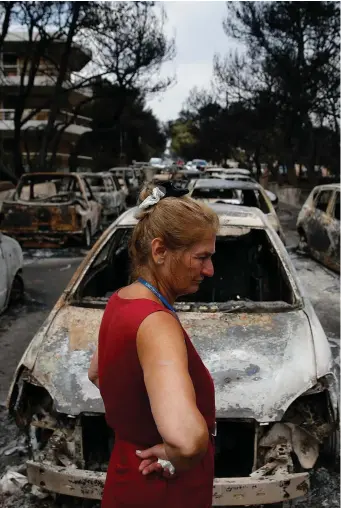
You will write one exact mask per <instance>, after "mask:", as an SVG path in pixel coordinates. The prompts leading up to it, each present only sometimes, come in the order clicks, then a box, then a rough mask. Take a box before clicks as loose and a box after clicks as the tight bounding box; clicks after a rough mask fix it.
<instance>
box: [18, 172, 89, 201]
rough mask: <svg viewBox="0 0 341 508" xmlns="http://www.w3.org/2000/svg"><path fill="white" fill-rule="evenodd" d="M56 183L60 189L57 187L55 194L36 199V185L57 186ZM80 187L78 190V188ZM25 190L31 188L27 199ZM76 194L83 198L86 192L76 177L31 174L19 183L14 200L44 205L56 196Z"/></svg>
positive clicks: (24, 176) (22, 178)
mask: <svg viewBox="0 0 341 508" xmlns="http://www.w3.org/2000/svg"><path fill="white" fill-rule="evenodd" d="M56 182H58V183H60V188H59V189H58V188H57V187H56V186H55V191H56V192H55V193H52V194H51V195H45V196H40V197H36V198H35V197H34V195H35V193H34V187H35V186H36V185H44V184H49V183H50V184H52V185H55V184H56ZM77 187H78V188H77ZM24 188H29V197H28V198H26V197H25V196H23V195H22V192H23V190H24ZM75 188H76V190H75ZM75 192H79V193H80V194H81V195H82V196H81V197H83V194H84V191H83V189H82V186H81V185H80V182H79V180H78V178H77V177H76V176H75V175H71V174H67V173H65V174H60V173H59V174H56V173H51V175H50V174H34V173H32V174H30V175H23V176H22V177H21V179H20V181H19V184H18V187H17V189H16V191H15V195H14V199H15V200H16V201H21V202H25V203H30V202H31V203H39V202H41V203H43V202H48V201H49V200H50V199H51V198H53V197H55V196H61V195H63V194H65V195H66V194H70V193H71V194H72V193H75Z"/></svg>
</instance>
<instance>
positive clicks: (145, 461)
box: [136, 444, 175, 478]
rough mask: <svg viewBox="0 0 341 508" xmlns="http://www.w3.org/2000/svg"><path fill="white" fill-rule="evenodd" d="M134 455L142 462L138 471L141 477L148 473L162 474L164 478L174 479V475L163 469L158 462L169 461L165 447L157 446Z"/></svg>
mask: <svg viewBox="0 0 341 508" xmlns="http://www.w3.org/2000/svg"><path fill="white" fill-rule="evenodd" d="M136 455H137V456H138V457H140V459H141V460H142V462H141V464H140V466H139V471H140V472H141V473H142V474H143V475H147V474H150V473H162V476H163V477H164V478H174V476H175V475H174V474H171V472H170V471H169V469H168V468H163V467H162V465H161V464H159V463H158V460H159V459H161V460H167V461H168V460H169V459H168V457H167V454H166V450H165V445H164V444H158V445H155V446H152V447H151V448H148V449H147V450H142V451H140V450H136Z"/></svg>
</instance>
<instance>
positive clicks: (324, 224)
mask: <svg viewBox="0 0 341 508" xmlns="http://www.w3.org/2000/svg"><path fill="white" fill-rule="evenodd" d="M297 232H298V234H299V236H300V248H301V249H302V250H306V251H308V252H309V253H310V254H311V255H312V257H314V258H315V259H317V260H318V261H320V262H321V263H323V264H324V265H325V266H327V267H328V268H331V269H332V270H334V271H336V272H338V273H340V184H336V183H335V184H327V185H319V186H317V187H315V188H314V189H313V190H312V191H311V193H310V195H309V197H308V199H307V201H306V202H305V203H304V205H303V207H302V210H301V212H300V213H299V216H298V219H297Z"/></svg>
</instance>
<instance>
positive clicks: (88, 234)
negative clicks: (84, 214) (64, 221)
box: [83, 223, 92, 249]
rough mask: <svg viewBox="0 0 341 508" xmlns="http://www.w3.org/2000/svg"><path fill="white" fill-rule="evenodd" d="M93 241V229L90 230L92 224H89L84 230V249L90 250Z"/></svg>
mask: <svg viewBox="0 0 341 508" xmlns="http://www.w3.org/2000/svg"><path fill="white" fill-rule="evenodd" d="M91 241H92V238H91V228H90V224H89V223H88V224H87V225H86V226H85V229H84V232H83V245H84V247H86V248H88V249H90V247H91Z"/></svg>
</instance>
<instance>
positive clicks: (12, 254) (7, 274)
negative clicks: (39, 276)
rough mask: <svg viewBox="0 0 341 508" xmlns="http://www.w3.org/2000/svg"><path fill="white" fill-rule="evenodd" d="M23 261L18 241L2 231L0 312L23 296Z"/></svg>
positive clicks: (0, 240)
mask: <svg viewBox="0 0 341 508" xmlns="http://www.w3.org/2000/svg"><path fill="white" fill-rule="evenodd" d="M23 262H24V260H23V253H22V250H21V247H20V245H19V244H18V242H17V241H16V240H14V239H13V238H10V237H9V236H6V235H3V234H2V233H0V313H1V312H3V311H4V310H5V309H6V307H7V306H8V304H9V303H10V302H11V301H12V302H15V301H17V300H19V299H20V298H21V297H22V296H23V293H24V282H23V278H22V271H23Z"/></svg>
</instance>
